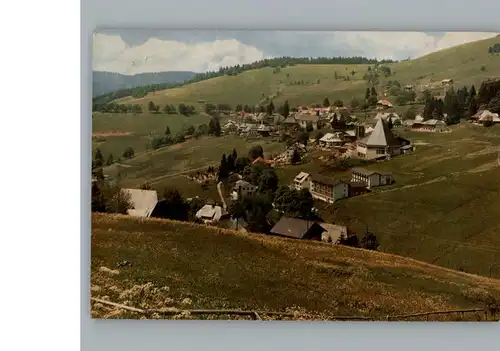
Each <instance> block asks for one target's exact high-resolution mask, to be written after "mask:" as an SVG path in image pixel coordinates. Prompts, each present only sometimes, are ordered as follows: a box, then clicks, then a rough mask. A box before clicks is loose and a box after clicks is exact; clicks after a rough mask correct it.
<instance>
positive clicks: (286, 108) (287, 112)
mask: <svg viewBox="0 0 500 351" xmlns="http://www.w3.org/2000/svg"><path fill="white" fill-rule="evenodd" d="M289 115H290V106H289V105H288V100H287V101H285V104H284V105H283V116H285V118H287V117H288V116H289Z"/></svg>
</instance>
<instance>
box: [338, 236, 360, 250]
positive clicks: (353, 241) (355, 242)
mask: <svg viewBox="0 0 500 351" xmlns="http://www.w3.org/2000/svg"><path fill="white" fill-rule="evenodd" d="M339 244H340V245H345V246H350V247H359V246H360V245H359V239H358V236H357V235H355V234H352V235H344V234H342V235H341V236H340V238H339Z"/></svg>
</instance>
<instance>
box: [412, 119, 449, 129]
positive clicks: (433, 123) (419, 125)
mask: <svg viewBox="0 0 500 351" xmlns="http://www.w3.org/2000/svg"><path fill="white" fill-rule="evenodd" d="M446 127H447V126H446V122H444V121H440V120H438V119H429V120H427V121H425V122H415V123H413V124H412V126H411V129H412V130H413V131H416V132H444V131H445V130H446Z"/></svg>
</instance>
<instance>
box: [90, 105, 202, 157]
mask: <svg viewBox="0 0 500 351" xmlns="http://www.w3.org/2000/svg"><path fill="white" fill-rule="evenodd" d="M210 119H211V117H210V116H208V115H206V114H205V113H203V112H201V113H198V114H195V115H192V116H189V117H186V116H183V115H167V114H164V113H160V114H153V113H148V112H144V113H142V114H133V113H127V114H121V113H99V112H95V113H94V117H93V119H92V135H93V138H92V146H93V150H95V148H97V147H99V148H100V149H101V152H102V153H103V154H104V157H105V158H106V157H107V155H108V154H110V153H112V154H113V156H115V158H116V157H118V156H120V155H121V154H122V153H123V151H125V149H126V148H127V147H129V146H131V147H132V148H133V149H134V151H135V152H136V153H140V152H143V151H145V150H147V149H148V148H149V147H150V145H151V139H152V138H153V136H154V135H163V134H164V133H165V130H166V128H167V126H168V127H169V128H170V131H171V132H172V134H175V133H177V132H180V131H182V130H184V129H185V128H186V127H187V126H189V125H193V126H195V127H196V126H197V125H200V124H203V123H208V122H209V121H210Z"/></svg>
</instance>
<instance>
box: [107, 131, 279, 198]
mask: <svg viewBox="0 0 500 351" xmlns="http://www.w3.org/2000/svg"><path fill="white" fill-rule="evenodd" d="M257 144H258V145H261V146H262V147H263V148H264V151H265V153H266V154H267V155H269V154H270V153H278V152H280V151H282V150H283V148H284V146H283V145H282V144H280V143H277V142H272V141H255V142H248V141H247V140H246V139H244V138H238V137H235V136H232V135H229V136H222V137H220V138H216V137H206V138H201V139H198V140H196V139H192V140H188V141H186V142H185V143H182V144H177V145H173V146H168V147H164V148H161V149H158V150H155V151H147V152H144V153H142V154H139V155H137V156H136V157H134V158H133V159H131V160H128V161H124V162H122V163H121V164H125V165H127V167H122V166H117V165H113V166H111V167H107V168H106V169H105V173H106V174H110V175H111V176H116V175H117V173H118V172H120V177H121V179H122V185H123V186H127V187H129V186H130V187H135V186H140V185H141V184H142V183H144V182H146V181H148V182H150V183H151V185H152V186H153V187H154V188H156V189H157V190H159V191H163V189H164V188H165V187H167V186H175V187H177V188H178V189H179V190H181V191H182V192H183V194H184V195H186V196H194V195H200V194H199V193H200V191H201V187H200V185H199V184H197V183H195V182H192V181H190V180H189V179H187V178H185V175H184V174H179V173H181V172H186V171H187V170H196V169H200V168H201V169H206V168H207V167H208V166H209V165H213V166H217V165H218V164H219V162H220V159H221V155H222V154H223V153H225V154H226V155H228V154H230V153H231V152H232V151H233V148H235V149H236V151H237V152H238V154H239V155H247V153H248V150H249V149H250V148H251V147H252V146H254V145H257Z"/></svg>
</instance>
